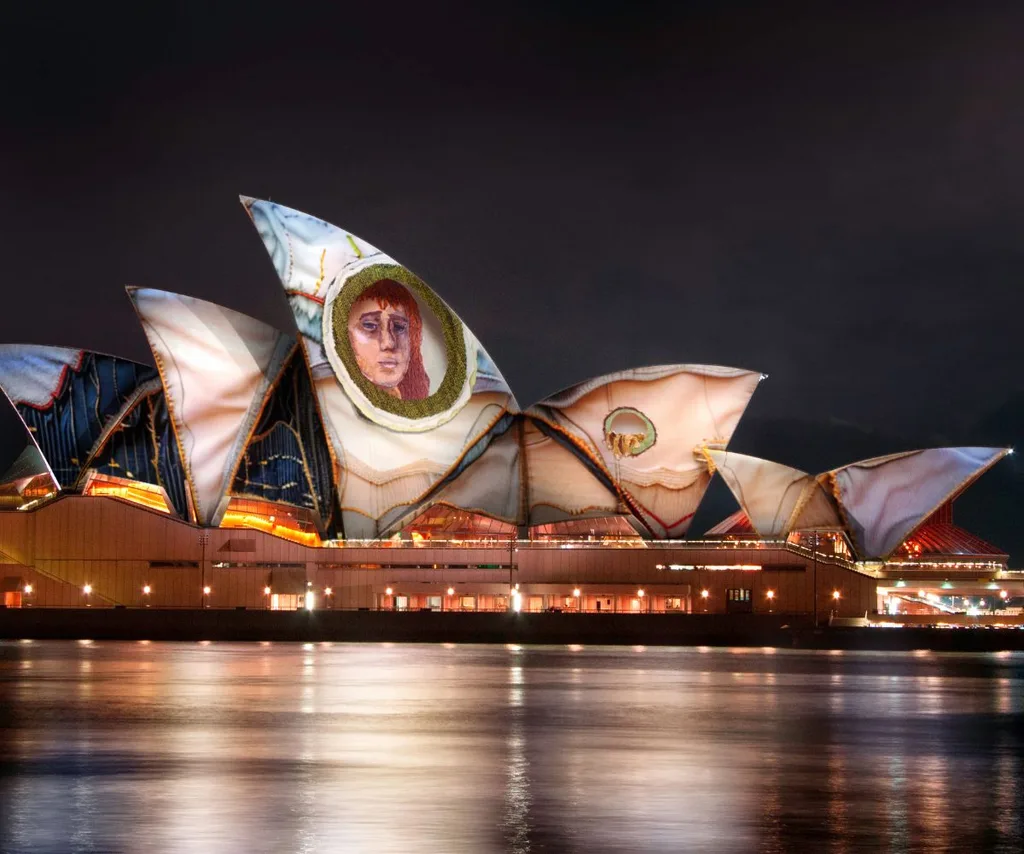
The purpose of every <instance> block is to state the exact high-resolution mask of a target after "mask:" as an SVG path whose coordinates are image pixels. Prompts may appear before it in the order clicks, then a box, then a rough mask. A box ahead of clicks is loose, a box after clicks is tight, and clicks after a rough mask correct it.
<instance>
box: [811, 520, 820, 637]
mask: <svg viewBox="0 0 1024 854" xmlns="http://www.w3.org/2000/svg"><path fill="white" fill-rule="evenodd" d="M813 549H814V551H813V552H812V553H811V556H812V559H813V560H814V572H813V576H814V581H813V582H812V583H813V587H814V590H813V593H812V596H813V598H814V628H818V532H817V531H815V532H814V546H813Z"/></svg>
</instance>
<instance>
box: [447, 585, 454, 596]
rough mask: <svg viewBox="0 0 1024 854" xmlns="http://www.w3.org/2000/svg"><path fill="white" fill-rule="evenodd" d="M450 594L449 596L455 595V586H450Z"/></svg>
mask: <svg viewBox="0 0 1024 854" xmlns="http://www.w3.org/2000/svg"><path fill="white" fill-rule="evenodd" d="M448 595H449V596H454V595H455V588H454V587H449V588H448Z"/></svg>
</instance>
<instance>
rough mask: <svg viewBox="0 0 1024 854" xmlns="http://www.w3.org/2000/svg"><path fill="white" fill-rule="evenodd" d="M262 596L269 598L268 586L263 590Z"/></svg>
mask: <svg viewBox="0 0 1024 854" xmlns="http://www.w3.org/2000/svg"><path fill="white" fill-rule="evenodd" d="M263 595H264V596H269V595H270V587H269V586H267V587H264V588H263Z"/></svg>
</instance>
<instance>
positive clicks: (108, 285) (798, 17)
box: [0, 0, 1024, 536]
mask: <svg viewBox="0 0 1024 854" xmlns="http://www.w3.org/2000/svg"><path fill="white" fill-rule="evenodd" d="M206 5H207V4H196V5H195V6H187V5H185V4H176V5H175V6H173V7H167V8H163V9H161V8H160V7H159V6H158V5H155V4H154V5H152V6H150V5H148V4H134V5H132V6H125V7H124V8H123V9H120V10H114V9H109V10H107V11H100V10H98V9H97V8H95V6H94V5H93V4H77V6H78V8H77V10H75V9H73V8H68V9H65V8H62V7H60V6H58V5H49V4H20V8H18V9H17V11H15V12H13V13H8V14H7V15H6V20H5V25H4V29H5V34H4V39H3V41H4V44H3V51H2V56H0V64H2V66H3V72H4V77H3V79H4V85H3V86H2V88H0V99H2V115H0V122H2V124H3V127H2V133H0V179H2V191H0V227H2V231H0V234H2V239H3V241H4V243H3V247H4V254H5V258H6V261H7V263H6V271H5V275H6V281H5V284H4V294H5V297H6V299H5V301H4V306H3V311H0V340H3V341H27V342H33V343H55V344H66V345H75V346H82V347H87V348H92V349H97V350H102V351H108V352H115V353H118V354H122V355H126V356H129V357H133V358H136V359H139V360H144V361H149V352H148V348H147V347H146V345H145V341H144V338H143V335H142V333H141V331H140V329H139V328H138V326H137V324H136V323H135V321H134V316H133V314H132V311H131V309H130V306H129V303H128V300H127V299H126V297H125V296H124V293H123V286H124V285H125V284H138V285H148V286H154V287H161V288H166V289H169V290H176V291H181V292H185V293H190V294H195V295H197V296H201V297H204V298H207V299H212V300H216V301H218V302H221V303H224V304H226V305H229V306H231V307H233V308H237V309H240V310H242V311H245V312H247V313H250V314H253V315H256V316H258V317H260V318H263V319H265V320H269V321H272V322H276V323H278V324H282V325H285V326H286V328H287V327H288V326H289V325H290V323H291V321H290V317H289V315H288V310H287V307H286V304H285V301H284V299H283V297H282V295H281V293H280V289H279V286H278V283H277V280H276V277H275V275H274V272H273V269H272V267H271V265H270V263H269V261H268V260H267V258H266V256H265V253H264V251H263V248H262V246H261V244H260V242H259V240H258V239H257V237H256V234H255V231H254V229H253V228H252V226H251V224H250V223H249V221H248V219H247V218H246V216H245V215H244V213H243V211H242V209H241V208H240V206H239V205H238V202H237V195H238V194H239V193H245V194H250V195H255V196H260V197H269V198H273V199H274V200H277V201H280V202H282V203H284V204H287V205H290V206H292V207H296V208H299V209H301V210H305V211H308V212H310V213H314V214H316V215H318V216H321V217H323V218H325V219H327V220H329V221H331V222H334V223H337V224H338V225H341V226H344V227H345V228H348V229H351V230H352V231H353V232H355V233H356V234H358V235H360V236H362V237H364V238H365V239H367V240H369V241H371V242H372V243H375V244H376V245H378V246H380V247H381V248H382V249H384V250H385V251H387V252H388V253H390V254H392V255H393V256H395V257H396V258H398V259H400V260H401V261H402V262H403V263H405V264H406V265H408V266H409V267H411V268H412V269H414V270H415V271H416V272H418V273H419V274H420V275H421V276H422V277H423V278H424V279H426V281H427V282H428V283H430V284H431V285H432V286H433V287H434V288H435V289H436V290H438V291H439V292H440V294H441V295H442V296H443V297H444V298H445V299H446V300H447V301H448V302H449V303H450V304H451V305H452V307H453V308H455V310H456V311H457V312H458V313H459V314H460V315H461V316H462V317H463V319H464V320H465V321H466V322H467V323H468V324H469V326H470V327H471V328H472V329H473V331H474V332H475V333H476V334H477V336H478V337H479V338H480V339H481V340H482V341H483V342H484V344H485V345H486V346H487V348H488V350H489V351H490V352H491V355H492V356H493V357H494V358H495V360H496V362H497V363H498V365H499V366H500V367H501V369H502V370H503V372H504V373H505V376H506V378H507V379H508V380H509V381H510V382H511V383H512V385H513V387H514V389H515V390H516V393H517V396H518V397H519V400H520V403H522V404H524V405H525V404H527V403H530V402H532V401H533V400H536V399H537V398H539V397H541V396H544V395H546V394H548V393H550V392H552V391H554V390H556V389H557V388H560V387H562V386H565V385H567V384H569V383H572V382H574V381H577V380H579V379H582V378H584V377H587V376H591V375H594V374H599V373H604V372H608V371H612V370H616V369H619V368H623V367H628V366H634V365H639V364H649V363H661V362H707V363H717V364H726V365H736V366H741V367H746V368H751V369H756V370H761V371H763V372H765V373H768V374H770V379H769V380H768V381H767V382H766V383H764V384H763V385H762V386H761V388H760V390H759V391H758V392H757V395H756V396H755V400H754V403H753V404H752V406H751V408H750V410H749V415H748V419H747V421H746V422H745V423H744V425H743V426H742V427H741V429H740V431H739V433H738V434H737V439H736V444H735V445H734V447H736V449H738V450H743V451H747V452H750V453H760V454H762V455H766V456H773V457H774V458H776V459H779V460H780V461H781V462H786V463H790V464H794V465H800V466H804V467H807V468H815V467H818V468H825V467H827V466H832V465H838V464H841V463H844V462H848V461H850V460H851V459H854V458H856V457H857V456H862V455H864V454H863V453H861V452H862V451H864V452H867V453H876V452H883V451H895V450H902V449H906V448H907V447H910V446H911V444H939V443H945V442H957V443H971V442H974V443H979V444H980V443H988V442H996V441H998V442H1000V443H1006V444H1010V443H1012V442H1013V440H1014V437H1015V436H1017V435H1020V436H1021V437H1022V439H1024V377H1022V376H1021V353H1022V344H1021V332H1020V319H1021V315H1022V309H1024V292H1022V287H1021V286H1022V283H1024V240H1022V234H1024V50H1022V49H1021V45H1022V44H1024V5H1021V4H1019V3H1016V4H1015V3H1007V4H1005V5H1000V4H986V3H971V4H964V3H962V2H960V3H949V4H942V3H937V2H931V3H921V4H916V5H914V4H899V3H887V4H879V5H878V6H872V5H870V4H862V3H846V4H824V3H809V4H806V5H805V6H802V7H801V6H798V5H786V4H766V3H756V4H750V5H749V6H748V5H746V4H743V3H735V2H734V3H694V4H682V3H671V4H663V5H661V4H657V3H654V4H636V3H626V2H615V3H610V2H595V0H590V2H579V3H562V4H558V3H552V2H535V3H520V4H481V8H486V7H487V6H494V7H497V8H494V9H491V10H490V11H485V12H481V11H480V8H474V7H473V6H472V5H470V4H466V5H462V4H444V3H415V4H409V5H407V6H402V5H393V4H386V3H365V2H364V3H361V4H357V5H354V6H352V7H351V8H346V7H345V5H344V4H341V3H336V4H332V5H331V6H330V7H328V10H327V11H325V10H324V9H320V8H318V7H315V6H312V5H307V4H305V3H302V2H293V0H288V1H287V2H285V0H281V2H278V3H274V4H270V3H263V2H253V3H249V4H245V5H240V6H239V7H238V8H237V9H235V10H231V11H227V10H213V9H207V8H205V6H206ZM211 5H212V4H211ZM68 6H69V7H70V6H71V4H68ZM828 7H831V8H828ZM5 416H6V421H4V422H3V423H4V424H7V425H8V429H7V430H6V434H5V435H8V436H10V437H11V439H10V449H9V451H4V450H2V449H0V457H3V458H5V459H6V458H9V457H10V456H11V455H13V453H14V452H16V450H17V447H16V446H18V445H20V443H21V437H20V436H18V437H16V438H15V433H16V431H13V430H12V429H10V424H9V422H10V420H11V416H10V414H9V413H5ZM1021 444H1022V445H1024V441H1022V443H1021ZM1001 465H1003V466H1004V467H1006V468H1007V473H1006V474H1003V475H1000V476H999V477H1000V478H1001V480H1000V481H999V482H1000V483H1001V484H1003V486H1002V487H1001V488H1003V489H1008V490H1010V491H1013V490H1016V492H1015V493H1014V494H1015V495H1016V496H1020V495H1021V489H1020V480H1021V479H1020V477H1019V476H1017V475H1018V474H1019V469H1017V468H1014V466H1016V465H1017V464H1016V463H1004V464H1001ZM1011 474H1012V475H1013V476H1012V477H1011ZM990 477H995V474H993V475H992V476H990ZM990 491H991V490H990ZM1004 512H1009V511H1008V510H1004ZM982 533H985V534H987V535H990V536H995V535H996V533H998V532H993V531H982ZM1004 536H1005V535H1004Z"/></svg>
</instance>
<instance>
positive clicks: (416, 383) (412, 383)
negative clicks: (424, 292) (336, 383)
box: [358, 279, 430, 400]
mask: <svg viewBox="0 0 1024 854" xmlns="http://www.w3.org/2000/svg"><path fill="white" fill-rule="evenodd" d="M358 299H360V300H364V299H372V300H376V302H377V305H378V306H380V307H381V308H382V309H384V308H387V307H388V306H391V307H392V308H402V309H405V312H406V314H408V315H409V351H410V352H409V367H408V369H407V370H406V372H405V376H404V377H402V381H401V382H400V383H399V384H398V393H399V394H400V395H401V396H402V400H424V399H426V398H428V397H430V377H428V376H427V370H426V368H424V367H423V353H422V352H421V348H422V345H423V318H422V317H421V316H420V307H419V305H418V304H417V302H416V299H415V298H414V297H413V295H412V294H411V293H409V290H408V289H407V288H406V287H405V285H402V284H400V283H398V282H396V281H395V280H394V279H378V280H377V281H376V282H374V283H373V284H372V285H370V287H368V288H367V289H366V290H364V291H363V292H362V293H361V294H359V297H358Z"/></svg>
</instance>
